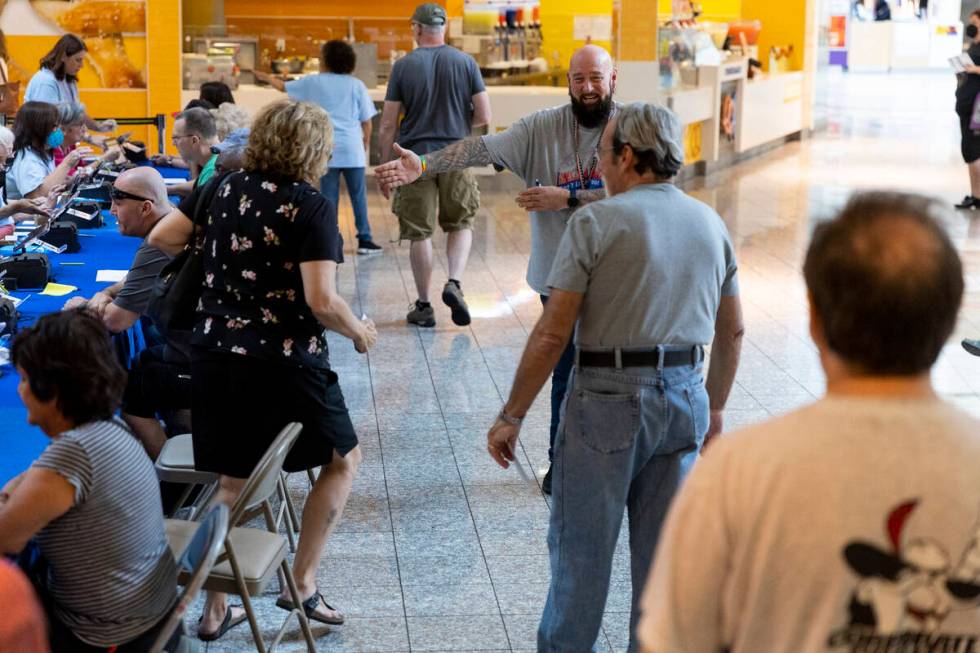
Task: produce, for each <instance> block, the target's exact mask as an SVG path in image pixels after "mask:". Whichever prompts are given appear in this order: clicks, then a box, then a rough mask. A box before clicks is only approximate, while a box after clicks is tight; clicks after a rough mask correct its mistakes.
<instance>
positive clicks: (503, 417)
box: [497, 408, 524, 426]
mask: <svg viewBox="0 0 980 653" xmlns="http://www.w3.org/2000/svg"><path fill="white" fill-rule="evenodd" d="M497 419H499V420H500V421H501V422H504V423H505V424H510V425H511V426H520V425H521V423H522V422H523V421H524V420H523V419H521V418H520V417H513V416H511V415H508V414H507V413H506V412H504V409H503V408H501V409H500V414H499V415H497Z"/></svg>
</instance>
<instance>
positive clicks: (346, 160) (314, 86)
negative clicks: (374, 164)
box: [286, 73, 378, 168]
mask: <svg viewBox="0 0 980 653" xmlns="http://www.w3.org/2000/svg"><path fill="white" fill-rule="evenodd" d="M286 93H288V94H289V97H290V99H293V100H298V101H302V102H312V103H313V104H316V105H319V106H321V107H323V109H324V110H325V111H326V112H327V114H328V115H329V116H330V123H331V124H332V125H333V156H332V157H331V158H330V167H331V168H363V167H365V166H366V165H367V157H366V156H365V153H364V136H363V132H362V131H361V123H362V122H367V121H368V120H371V118H373V117H374V115H375V114H376V113H377V112H378V111H377V109H375V108H374V102H373V101H372V100H371V95H370V94H369V93H368V89H367V86H365V85H364V82H362V81H361V80H359V79H358V78H357V77H354V76H353V75H337V74H334V73H319V74H316V75H307V76H306V77H302V78H300V79H297V80H295V81H292V82H286Z"/></svg>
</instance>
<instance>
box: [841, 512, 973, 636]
mask: <svg viewBox="0 0 980 653" xmlns="http://www.w3.org/2000/svg"><path fill="white" fill-rule="evenodd" d="M919 503H920V500H919V499H912V500H909V501H906V502H903V503H901V504H899V505H897V506H895V507H894V508H892V510H891V511H890V512H889V513H888V515H887V518H886V520H885V535H886V536H887V539H888V543H889V545H890V546H889V547H887V548H882V547H880V546H879V545H878V544H875V543H873V542H868V541H863V540H852V541H851V542H849V543H848V544H847V545H846V546H845V547H844V549H843V551H842V554H843V557H844V560H845V561H846V563H847V565H848V567H849V568H850V569H851V571H852V572H854V573H855V574H856V575H857V576H858V581H857V584H856V586H855V588H854V592H853V593H852V595H851V601H850V606H849V613H850V614H849V617H850V619H849V623H848V625H847V626H845V627H844V628H841V629H839V630H837V631H835V632H833V633H831V635H830V637H829V639H828V641H827V646H828V647H830V648H831V649H843V650H846V651H850V652H852V653H872V652H876V651H896V652H899V651H900V652H902V653H919V651H922V652H926V651H930V652H931V651H943V652H947V651H948V652H950V653H953V652H957V653H959V652H961V651H962V652H964V653H965V652H966V651H980V633H975V632H973V633H954V632H946V631H944V630H943V629H942V626H943V622H944V621H945V620H946V618H947V617H948V616H949V615H950V613H951V612H953V611H963V610H965V611H970V610H980V516H978V519H977V521H976V522H975V523H974V525H973V529H972V531H971V532H972V537H971V538H970V540H969V541H968V542H966V544H965V547H964V548H963V550H962V553H961V554H959V556H958V557H956V552H953V553H952V554H951V553H950V552H949V551H948V550H947V549H946V547H945V546H943V544H942V543H940V542H939V541H937V540H936V539H934V538H931V537H928V536H927V535H922V536H918V535H909V534H907V531H908V530H910V528H909V522H910V521H911V520H912V514H913V512H915V510H916V508H917V507H918V505H919Z"/></svg>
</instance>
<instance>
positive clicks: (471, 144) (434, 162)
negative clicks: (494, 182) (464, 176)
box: [425, 136, 493, 175]
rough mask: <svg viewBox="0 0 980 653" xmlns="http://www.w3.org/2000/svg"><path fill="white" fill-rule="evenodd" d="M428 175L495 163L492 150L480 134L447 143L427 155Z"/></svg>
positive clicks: (426, 172)
mask: <svg viewBox="0 0 980 653" xmlns="http://www.w3.org/2000/svg"><path fill="white" fill-rule="evenodd" d="M425 162H426V170H425V174H426V175H436V174H439V173H441V172H454V171H456V170H465V169H466V168H469V167H471V166H485V165H489V164H491V163H493V161H492V160H491V159H490V151H489V150H488V149H487V146H486V145H484V144H483V139H482V138H481V137H479V136H475V137H473V138H464V139H463V140H461V141H459V142H457V143H453V144H452V145H447V146H446V147H444V148H442V149H441V150H439V151H437V152H433V153H432V154H427V155H425Z"/></svg>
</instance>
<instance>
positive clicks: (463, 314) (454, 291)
mask: <svg viewBox="0 0 980 653" xmlns="http://www.w3.org/2000/svg"><path fill="white" fill-rule="evenodd" d="M442 302H443V303H444V304H445V305H446V306H448V307H449V308H450V310H452V312H453V322H454V323H455V324H458V325H459V326H466V325H467V324H469V323H470V309H469V307H468V306H466V300H464V299H463V291H462V290H461V289H460V287H459V286H457V285H456V284H455V283H453V282H452V281H447V282H446V286H445V287H444V288H443V289H442Z"/></svg>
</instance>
